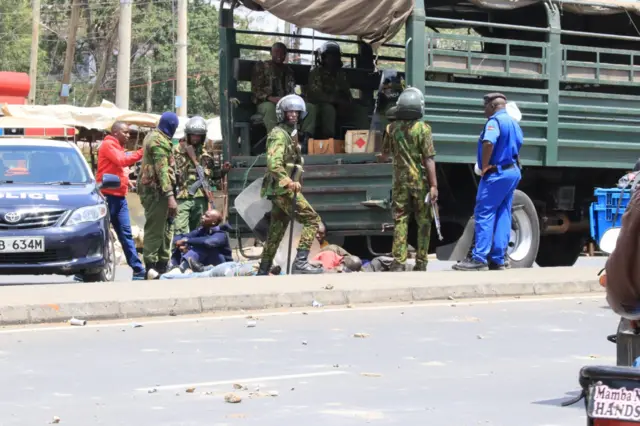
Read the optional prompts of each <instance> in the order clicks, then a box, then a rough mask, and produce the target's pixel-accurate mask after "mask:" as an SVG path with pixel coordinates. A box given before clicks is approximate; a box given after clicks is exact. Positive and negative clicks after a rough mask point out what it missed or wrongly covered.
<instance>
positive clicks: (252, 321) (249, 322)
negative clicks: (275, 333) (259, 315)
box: [247, 320, 258, 328]
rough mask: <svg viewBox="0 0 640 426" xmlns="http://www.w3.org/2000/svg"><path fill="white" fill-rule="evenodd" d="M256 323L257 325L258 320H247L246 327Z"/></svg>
mask: <svg viewBox="0 0 640 426" xmlns="http://www.w3.org/2000/svg"><path fill="white" fill-rule="evenodd" d="M256 325H258V322H257V321H255V320H250V321H247V328H252V327H255V326H256Z"/></svg>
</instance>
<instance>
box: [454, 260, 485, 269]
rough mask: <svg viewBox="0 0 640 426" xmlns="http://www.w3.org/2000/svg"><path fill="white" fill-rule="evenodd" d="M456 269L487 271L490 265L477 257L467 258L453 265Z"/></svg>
mask: <svg viewBox="0 0 640 426" xmlns="http://www.w3.org/2000/svg"><path fill="white" fill-rule="evenodd" d="M453 270H455V271H487V270H489V266H488V265H487V264H486V263H482V262H478V261H477V260H475V259H466V260H463V261H462V262H460V263H456V264H455V265H453Z"/></svg>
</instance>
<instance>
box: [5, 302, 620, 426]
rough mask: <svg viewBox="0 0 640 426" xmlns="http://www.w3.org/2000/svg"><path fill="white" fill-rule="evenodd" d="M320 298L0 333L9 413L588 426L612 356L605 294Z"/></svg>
mask: <svg viewBox="0 0 640 426" xmlns="http://www.w3.org/2000/svg"><path fill="white" fill-rule="evenodd" d="M323 309H324V308H312V307H309V308H308V310H307V312H306V315H305V314H304V313H303V312H300V311H299V312H284V313H277V314H274V315H270V314H265V313H263V314H260V315H259V317H258V319H257V321H256V323H255V326H254V327H249V325H253V324H252V323H250V322H249V320H247V319H246V317H245V315H235V316H229V317H222V318H221V317H200V318H171V317H169V318H166V319H163V320H156V321H152V322H146V323H141V324H144V326H143V327H139V328H138V327H134V325H133V324H132V323H130V322H121V323H104V324H89V325H87V326H85V327H73V326H68V325H63V326H57V327H47V328H42V327H41V328H36V329H29V328H27V329H21V328H18V329H16V328H6V329H2V330H0V349H1V350H0V375H1V377H2V378H3V380H2V381H1V382H0V424H1V425H3V426H5V425H40V424H46V423H47V422H50V421H52V419H53V418H54V416H58V417H59V418H60V419H61V421H60V424H62V425H69V426H72V425H77V426H86V425H109V426H114V425H154V426H169V425H171V426H178V425H180V426H226V425H260V426H271V425H273V426H282V425H305V426H325V425H328V424H329V425H345V426H351V425H363V424H380V425H391V424H398V425H420V424H428V425H442V426H472V425H492V426H497V425H503V426H513V425H518V426H552V425H554V426H582V425H584V424H585V423H586V421H585V418H584V414H583V409H582V407H583V406H582V405H580V404H576V405H575V406H573V407H566V408H563V407H559V403H560V402H561V401H562V400H564V399H566V398H568V397H570V396H573V395H575V394H576V392H577V389H578V382H577V375H578V371H579V369H580V367H581V366H583V365H585V364H614V363H615V359H614V346H613V345H612V344H611V343H609V342H607V341H606V340H605V336H606V335H607V334H610V333H611V332H613V331H615V328H616V324H617V321H616V318H615V316H614V315H613V314H612V313H611V312H610V311H609V310H608V309H606V308H605V307H604V303H603V300H602V296H596V297H594V296H588V297H587V296H585V297H583V298H566V299H562V298H557V299H546V298H536V299H532V300H531V299H529V300H526V299H517V300H514V299H511V300H505V301H497V300H495V299H494V300H493V301H491V302H489V303H483V302H480V303H474V302H471V303H469V302H467V303H458V302H455V301H449V302H442V303H432V304H428V305H418V304H414V305H408V306H391V307H372V308H359V307H357V306H356V307H353V308H351V309H347V308H345V309H335V310H332V311H329V310H327V311H323ZM34 330H36V331H35V332H34ZM355 333H368V335H365V337H362V338H358V337H354V334H355ZM234 384H239V385H241V386H244V387H246V390H243V389H240V390H234V386H233V385H234ZM190 388H195V389H193V392H191V393H189V392H187V389H189V390H191V389H190ZM228 392H235V393H236V394H237V395H238V396H240V397H241V398H242V401H241V402H240V403H236V404H232V403H227V402H225V401H224V396H225V394H227V393H228ZM273 392H277V395H276V394H274V393H273ZM252 393H253V394H252Z"/></svg>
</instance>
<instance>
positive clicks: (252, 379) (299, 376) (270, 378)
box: [136, 371, 349, 392]
mask: <svg viewBox="0 0 640 426" xmlns="http://www.w3.org/2000/svg"><path fill="white" fill-rule="evenodd" d="M344 374H349V373H348V372H346V371H322V372H319V373H303V374H283V375H281V376H264V377H250V378H246V379H233V380H219V381H216V382H201V383H182V384H179V385H165V386H151V387H147V388H138V389H136V391H139V392H140V391H145V392H148V391H149V390H151V389H156V390H174V389H185V388H190V387H195V388H202V387H211V386H219V385H232V384H235V383H239V384H242V385H244V384H245V383H262V382H273V381H276V380H290V379H304V378H309V377H323V376H339V375H344Z"/></svg>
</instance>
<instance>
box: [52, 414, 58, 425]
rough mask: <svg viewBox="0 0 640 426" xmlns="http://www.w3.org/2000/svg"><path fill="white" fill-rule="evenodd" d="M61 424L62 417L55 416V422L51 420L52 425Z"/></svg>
mask: <svg viewBox="0 0 640 426" xmlns="http://www.w3.org/2000/svg"><path fill="white" fill-rule="evenodd" d="M58 423H60V417H58V416H53V420H51V424H54V425H55V424H58Z"/></svg>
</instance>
